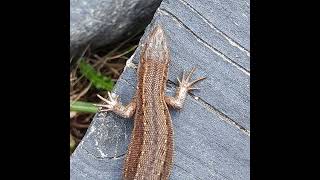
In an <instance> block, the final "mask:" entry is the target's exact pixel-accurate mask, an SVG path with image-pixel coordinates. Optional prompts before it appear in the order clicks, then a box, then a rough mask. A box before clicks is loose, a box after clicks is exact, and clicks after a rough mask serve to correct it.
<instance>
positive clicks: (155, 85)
mask: <svg viewBox="0 0 320 180" xmlns="http://www.w3.org/2000/svg"><path fill="white" fill-rule="evenodd" d="M169 60H170V57H169V49H168V46H167V41H166V38H165V34H164V31H163V29H162V28H161V27H160V26H156V27H155V28H154V30H153V31H152V32H151V34H150V35H149V36H148V37H147V39H146V41H145V43H144V45H143V46H142V50H141V60H140V63H139V65H138V71H137V75H138V85H137V90H136V93H135V96H134V97H133V99H132V101H131V102H130V103H129V104H128V105H127V106H123V105H122V104H121V103H120V102H119V101H118V95H116V94H113V93H112V94H110V93H108V99H105V98H103V97H101V96H100V95H97V96H98V97H99V98H100V99H101V100H103V101H104V102H105V103H106V104H97V105H96V106H99V107H100V108H101V109H100V111H112V112H114V113H116V114H118V115H120V116H122V117H125V118H130V117H133V118H134V128H133V132H132V135H131V141H130V144H129V149H128V152H127V155H126V159H125V162H124V171H123V179H125V180H129V179H138V180H140V179H147V180H158V179H161V180H167V179H169V175H170V172H171V169H172V163H173V129H172V122H171V118H170V114H169V110H168V106H167V105H169V106H171V107H174V108H177V109H181V108H182V105H183V102H184V100H185V98H186V96H187V92H188V91H189V90H194V89H198V88H193V87H192V85H193V84H195V83H196V82H198V81H200V80H203V79H205V78H204V77H202V78H199V79H197V80H194V81H191V82H190V80H191V75H192V73H193V72H194V71H195V68H193V69H192V70H191V71H190V73H189V74H188V75H187V76H185V75H184V73H183V75H182V79H181V81H180V80H179V79H178V82H179V87H178V88H177V91H176V95H175V96H174V97H169V96H166V95H165V89H166V82H167V78H168V66H169Z"/></svg>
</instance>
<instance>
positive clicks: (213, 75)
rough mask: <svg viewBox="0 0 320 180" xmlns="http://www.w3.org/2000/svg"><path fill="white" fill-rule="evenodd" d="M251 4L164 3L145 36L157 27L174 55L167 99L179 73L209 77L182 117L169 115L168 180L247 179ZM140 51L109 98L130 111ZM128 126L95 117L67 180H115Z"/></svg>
mask: <svg viewBox="0 0 320 180" xmlns="http://www.w3.org/2000/svg"><path fill="white" fill-rule="evenodd" d="M249 19H250V2H249V1H248V0H245V1H230V0H227V1H218V0H203V1H197V0H164V1H163V2H162V3H161V6H160V7H159V8H158V10H157V11H156V14H155V16H154V18H153V20H152V22H151V24H150V25H149V26H148V27H147V29H146V31H145V35H144V36H143V37H142V39H141V43H142V42H143V41H144V39H145V37H146V36H147V35H148V33H149V32H150V30H151V29H152V28H153V27H154V26H155V25H156V24H160V25H161V26H162V27H163V29H164V30H165V32H166V35H167V40H168V43H169V47H170V50H171V64H170V66H169V82H168V89H167V94H168V95H172V94H173V93H174V91H175V88H176V84H177V82H176V77H177V76H180V75H181V73H182V70H190V69H191V68H192V67H193V66H196V67H197V71H196V72H195V76H194V77H200V76H206V77H207V79H206V80H205V81H202V82H201V83H199V84H198V85H197V87H199V88H201V90H199V91H194V92H192V93H190V94H189V96H188V97H187V100H186V104H185V106H184V108H183V109H182V110H181V111H175V110H171V111H170V113H171V117H172V120H173V126H174V142H175V156H174V167H173V171H172V174H171V176H170V179H177V180H180V179H186V180H189V179H190V180H191V179H192V180H193V179H250V176H249V175H250V47H249V44H250V41H249V39H250V38H249V36H250V31H249V29H250V24H249ZM139 52H140V47H138V48H137V50H136V53H135V54H134V55H133V57H132V59H131V60H130V61H129V62H128V63H127V66H126V69H125V71H124V73H123V74H122V75H121V77H120V79H119V81H118V83H117V84H116V87H115V89H114V92H115V93H117V94H119V95H120V97H121V99H120V100H121V102H123V103H124V104H126V103H128V102H129V101H130V99H131V98H132V96H133V94H134V91H135V87H136V75H135V73H136V69H135V68H133V65H137V63H138V62H139V56H140V54H139ZM132 125H133V122H132V121H131V120H127V119H123V118H120V117H117V116H116V115H114V114H112V113H110V114H108V115H107V114H104V113H98V114H96V116H95V117H94V119H93V122H92V124H91V126H90V128H89V129H88V132H87V134H86V136H85V138H84V139H83V140H82V142H81V144H80V145H79V146H78V147H77V149H76V150H75V152H74V153H73V155H72V156H71V159H70V166H71V167H70V168H71V172H70V175H71V179H80V180H81V179H112V180H113V179H114V180H116V179H120V178H121V173H122V166H123V159H124V155H125V153H126V150H127V146H128V143H129V140H130V139H129V137H130V134H131V131H132Z"/></svg>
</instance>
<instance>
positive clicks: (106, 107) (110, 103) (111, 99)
mask: <svg viewBox="0 0 320 180" xmlns="http://www.w3.org/2000/svg"><path fill="white" fill-rule="evenodd" d="M97 96H98V98H99V99H101V100H102V101H103V102H105V103H106V104H94V106H97V107H100V111H101V112H107V111H112V110H113V109H114V107H115V106H116V105H117V104H118V98H119V96H118V95H116V94H114V93H110V92H108V99H106V98H104V97H102V96H100V95H99V94H97Z"/></svg>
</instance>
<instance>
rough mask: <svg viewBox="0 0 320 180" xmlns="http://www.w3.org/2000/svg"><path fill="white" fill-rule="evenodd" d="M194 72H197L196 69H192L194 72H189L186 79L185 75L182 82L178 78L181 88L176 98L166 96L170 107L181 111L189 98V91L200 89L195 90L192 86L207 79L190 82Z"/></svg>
mask: <svg viewBox="0 0 320 180" xmlns="http://www.w3.org/2000/svg"><path fill="white" fill-rule="evenodd" d="M194 71H195V68H192V70H191V71H190V72H189V74H188V75H187V77H185V75H184V73H183V74H182V79H181V81H180V80H179V78H177V79H178V82H179V87H178V88H177V91H176V95H175V96H174V97H170V96H165V101H166V103H167V104H168V105H169V106H171V107H173V108H176V109H181V108H182V106H183V104H184V101H185V99H186V97H187V93H188V91H191V90H195V89H199V88H195V87H192V86H193V85H194V84H195V83H197V82H199V81H201V80H204V79H205V77H201V78H198V79H196V80H194V81H191V82H190V80H191V75H192V74H193V73H194Z"/></svg>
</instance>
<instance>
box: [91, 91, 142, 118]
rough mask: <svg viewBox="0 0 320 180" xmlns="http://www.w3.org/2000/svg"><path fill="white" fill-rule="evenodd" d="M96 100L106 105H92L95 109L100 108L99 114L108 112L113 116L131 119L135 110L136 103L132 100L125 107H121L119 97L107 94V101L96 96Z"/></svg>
mask: <svg viewBox="0 0 320 180" xmlns="http://www.w3.org/2000/svg"><path fill="white" fill-rule="evenodd" d="M97 96H98V98H99V99H101V100H102V101H104V102H105V103H106V104H94V105H95V106H97V107H100V108H101V109H100V112H108V111H112V112H114V113H115V114H117V115H119V116H121V117H124V118H131V117H132V116H133V114H134V112H135V109H136V102H135V99H133V100H132V101H131V102H130V103H129V104H128V105H127V106H123V105H122V104H121V103H120V102H119V96H118V95H116V94H114V93H110V92H108V99H105V98H104V97H102V96H100V95H99V94H97Z"/></svg>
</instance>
